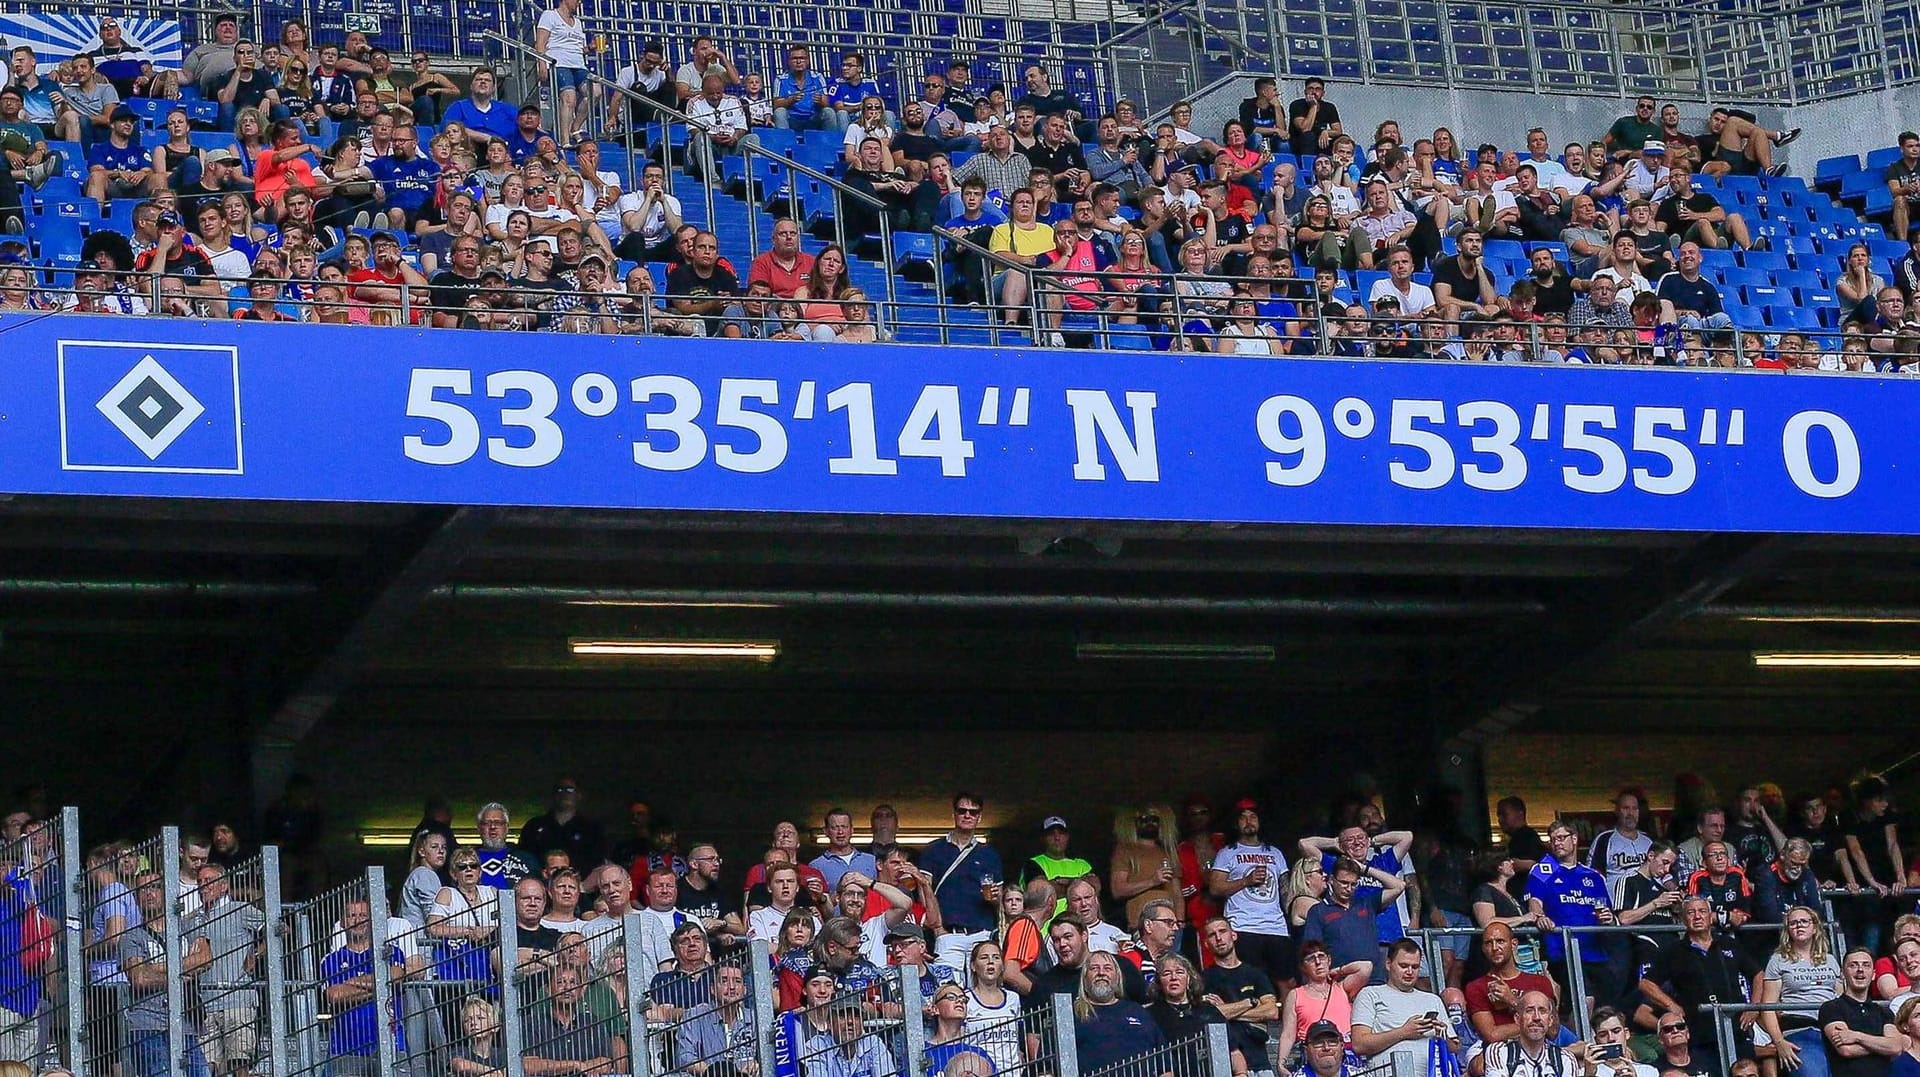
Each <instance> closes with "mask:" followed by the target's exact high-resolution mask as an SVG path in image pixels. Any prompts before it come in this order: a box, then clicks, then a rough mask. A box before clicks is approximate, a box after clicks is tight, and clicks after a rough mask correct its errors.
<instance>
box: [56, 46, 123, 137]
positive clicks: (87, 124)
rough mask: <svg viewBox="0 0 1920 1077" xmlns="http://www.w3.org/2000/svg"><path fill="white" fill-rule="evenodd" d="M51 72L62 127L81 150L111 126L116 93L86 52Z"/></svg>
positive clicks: (118, 96)
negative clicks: (55, 79)
mask: <svg viewBox="0 0 1920 1077" xmlns="http://www.w3.org/2000/svg"><path fill="white" fill-rule="evenodd" d="M55 74H56V78H57V80H58V82H59V87H58V88H57V89H55V90H54V91H53V92H54V95H55V96H56V97H57V99H58V102H59V104H60V105H61V106H62V108H63V110H64V114H65V117H66V126H67V128H68V130H69V131H70V132H71V133H72V134H73V136H74V137H75V140H77V141H78V142H79V143H80V145H81V147H82V148H83V149H84V148H88V147H91V146H92V145H93V143H94V140H96V139H99V138H102V137H105V136H106V134H107V131H108V129H109V128H110V127H111V124H112V117H113V112H114V108H115V106H117V105H119V104H120V92H119V91H118V90H117V89H115V88H114V85H113V83H111V82H109V81H107V79H106V78H105V77H104V76H102V75H101V74H100V72H99V71H97V70H96V69H95V68H94V65H93V56H92V55H91V54H90V53H84V52H83V53H80V54H78V55H76V56H74V57H73V58H72V59H71V60H70V61H68V62H67V63H66V64H63V65H61V68H60V70H59V71H57V72H56V73H55Z"/></svg>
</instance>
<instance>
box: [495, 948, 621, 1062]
mask: <svg viewBox="0 0 1920 1077" xmlns="http://www.w3.org/2000/svg"><path fill="white" fill-rule="evenodd" d="M581 977H582V973H581V972H580V970H578V969H576V968H574V967H573V966H572V965H562V966H561V967H559V968H556V969H554V970H553V972H552V973H550V974H549V975H548V977H547V997H546V999H545V1000H544V1002H543V1003H535V1004H534V1005H533V1006H532V1007H530V1008H529V1011H528V1012H527V1013H526V1014H525V1017H524V1020H525V1022H526V1028H525V1030H524V1031H523V1032H522V1033H521V1034H522V1035H523V1036H524V1037H525V1042H526V1045H527V1046H526V1054H525V1056H524V1058H523V1062H524V1063H525V1066H526V1070H527V1073H528V1074H542V1075H557V1074H605V1073H621V1072H624V1071H625V1070H626V1068H627V1045H626V1039H625V1037H624V1036H622V1035H621V1034H620V1028H621V1021H622V1016H621V1015H620V1014H618V1013H614V1012H611V1011H612V1006H613V1002H614V1000H613V999H612V998H611V997H606V996H603V997H602V998H601V999H598V1000H596V999H595V997H594V996H593V995H590V994H588V992H587V990H586V988H585V986H584V985H583V984H582V983H581Z"/></svg>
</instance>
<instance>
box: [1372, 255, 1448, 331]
mask: <svg viewBox="0 0 1920 1077" xmlns="http://www.w3.org/2000/svg"><path fill="white" fill-rule="evenodd" d="M1386 260H1387V279H1385V280H1377V281H1374V282H1373V287H1372V288H1371V289H1370V290H1369V291H1368V292H1367V305H1368V306H1369V307H1371V306H1373V305H1374V304H1375V303H1376V302H1377V301H1378V300H1379V299H1381V298H1382V297H1385V296H1389V295H1390V296H1392V297H1393V298H1394V300H1395V301H1396V302H1397V303H1398V305H1399V308H1400V313H1401V314H1403V315H1405V316H1407V317H1409V318H1417V317H1421V316H1423V315H1425V314H1426V312H1427V311H1428V310H1429V309H1431V308H1432V307H1433V305H1434V298H1433V289H1431V288H1428V287H1427V286H1426V285H1424V284H1421V283H1420V282H1418V281H1416V280H1414V279H1413V252H1411V251H1409V250H1407V249H1406V248H1405V247H1400V246H1395V247H1391V248H1389V249H1388V250H1387V252H1386Z"/></svg>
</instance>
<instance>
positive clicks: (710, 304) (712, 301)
mask: <svg viewBox="0 0 1920 1077" xmlns="http://www.w3.org/2000/svg"><path fill="white" fill-rule="evenodd" d="M666 294H667V296H668V300H667V303H668V305H669V307H670V308H671V309H672V310H673V311H674V312H675V313H677V314H682V315H686V316H688V317H700V318H703V319H705V321H706V327H707V335H708V336H732V335H734V334H736V333H738V332H739V330H738V329H734V328H733V327H731V326H724V327H723V326H722V324H721V317H720V316H721V315H722V314H724V313H726V308H727V303H728V302H729V301H730V300H731V299H732V298H733V297H734V296H737V295H739V294H740V281H739V279H738V278H736V277H735V276H734V275H733V270H732V268H731V267H729V266H724V265H721V264H720V239H719V237H717V236H715V235H714V234H713V233H712V232H698V233H696V234H695V235H694V237H693V243H692V247H691V251H690V254H689V256H688V258H687V260H686V261H685V262H684V263H682V264H680V265H677V266H675V267H673V269H672V270H671V271H670V272H669V273H668V274H667V292H666ZM728 330H732V332H728Z"/></svg>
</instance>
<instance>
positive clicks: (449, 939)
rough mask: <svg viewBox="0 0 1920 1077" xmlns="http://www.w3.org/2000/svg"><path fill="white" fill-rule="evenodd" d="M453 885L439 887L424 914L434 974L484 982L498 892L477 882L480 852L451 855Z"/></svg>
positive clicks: (496, 922)
mask: <svg viewBox="0 0 1920 1077" xmlns="http://www.w3.org/2000/svg"><path fill="white" fill-rule="evenodd" d="M452 875H453V884H452V885H450V886H444V887H441V888H440V893H439V894H438V895H437V896H436V897H435V898H434V899H433V908H432V909H431V910H429V911H428V913H427V935H428V936H430V937H431V938H433V939H434V940H436V942H437V943H438V945H437V946H436V947H435V950H436V953H435V961H434V974H435V976H436V977H438V978H439V979H441V980H477V981H482V982H484V981H486V980H487V979H488V978H489V977H490V974H491V968H490V965H489V962H488V956H487V945H488V942H489V941H490V940H491V939H492V938H493V933H494V929H495V928H496V927H497V926H498V925H499V922H500V920H499V917H500V901H499V892H498V891H496V890H494V889H493V888H492V887H483V886H481V885H480V854H479V853H477V852H475V851H474V850H472V849H461V850H459V851H458V852H456V853H454V854H453V865H452Z"/></svg>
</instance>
